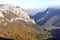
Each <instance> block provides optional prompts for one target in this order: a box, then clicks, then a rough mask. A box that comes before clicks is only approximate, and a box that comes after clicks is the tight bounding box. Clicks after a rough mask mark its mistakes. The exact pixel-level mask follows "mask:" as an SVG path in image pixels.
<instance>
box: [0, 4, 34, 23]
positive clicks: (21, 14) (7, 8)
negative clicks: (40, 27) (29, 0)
mask: <svg viewBox="0 0 60 40" xmlns="http://www.w3.org/2000/svg"><path fill="white" fill-rule="evenodd" d="M0 17H5V18H7V19H9V20H12V19H15V18H17V20H18V19H21V20H23V21H26V22H31V23H35V21H34V20H33V19H30V17H29V15H28V14H27V13H26V12H25V11H24V10H23V9H22V8H21V7H17V6H13V5H11V4H0Z"/></svg>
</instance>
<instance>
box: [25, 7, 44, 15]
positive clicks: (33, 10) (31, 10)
mask: <svg viewBox="0 0 60 40" xmlns="http://www.w3.org/2000/svg"><path fill="white" fill-rule="evenodd" d="M44 10H45V9H42V8H41V9H33V8H31V9H25V11H26V12H27V13H28V14H29V15H35V14H36V13H38V12H41V11H44Z"/></svg>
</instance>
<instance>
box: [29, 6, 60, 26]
mask: <svg viewBox="0 0 60 40" xmlns="http://www.w3.org/2000/svg"><path fill="white" fill-rule="evenodd" d="M30 17H31V18H32V19H34V20H35V22H36V23H37V24H39V25H41V26H42V25H45V26H50V25H55V26H59V25H60V21H59V20H60V9H58V8H52V7H51V8H47V9H46V10H45V11H43V12H38V13H37V14H36V15H33V16H30Z"/></svg>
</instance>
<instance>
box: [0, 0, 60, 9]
mask: <svg viewBox="0 0 60 40" xmlns="http://www.w3.org/2000/svg"><path fill="white" fill-rule="evenodd" d="M7 3H10V4H13V5H16V6H20V7H22V8H23V9H28V8H34V9H39V8H45V7H48V6H53V5H60V0H0V4H7Z"/></svg>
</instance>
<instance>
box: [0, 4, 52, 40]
mask: <svg viewBox="0 0 60 40" xmlns="http://www.w3.org/2000/svg"><path fill="white" fill-rule="evenodd" d="M49 37H52V35H51V33H50V32H48V31H47V30H46V29H44V28H43V27H40V26H39V25H37V24H36V23H35V21H34V20H33V19H31V18H30V17H29V16H28V14H27V13H26V12H25V11H24V10H23V9H22V8H21V7H19V6H13V5H11V4H0V38H5V39H13V40H45V39H47V38H49ZM5 39H3V40H5Z"/></svg>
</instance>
